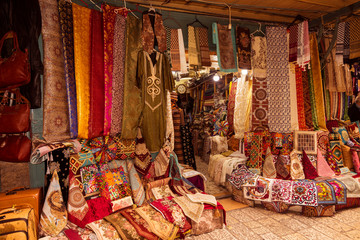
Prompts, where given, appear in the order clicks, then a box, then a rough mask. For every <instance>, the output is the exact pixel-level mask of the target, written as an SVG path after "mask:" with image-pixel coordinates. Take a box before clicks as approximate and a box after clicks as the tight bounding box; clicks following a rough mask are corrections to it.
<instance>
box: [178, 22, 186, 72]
mask: <svg viewBox="0 0 360 240" xmlns="http://www.w3.org/2000/svg"><path fill="white" fill-rule="evenodd" d="M178 37H179V53H180V71H181V72H182V73H186V72H187V66H186V55H185V45H184V37H183V33H182V29H181V28H179V29H178Z"/></svg>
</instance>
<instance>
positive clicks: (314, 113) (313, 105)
mask: <svg viewBox="0 0 360 240" xmlns="http://www.w3.org/2000/svg"><path fill="white" fill-rule="evenodd" d="M306 72H307V76H308V84H309V93H310V104H311V116H312V121H313V124H314V129H315V130H318V129H319V123H318V118H317V110H316V109H317V106H316V102H315V92H314V82H313V79H312V69H307V71H306Z"/></svg>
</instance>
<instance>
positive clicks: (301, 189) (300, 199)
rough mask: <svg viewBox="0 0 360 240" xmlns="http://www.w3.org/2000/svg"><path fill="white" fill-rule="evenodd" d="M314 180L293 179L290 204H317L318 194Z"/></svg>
mask: <svg viewBox="0 0 360 240" xmlns="http://www.w3.org/2000/svg"><path fill="white" fill-rule="evenodd" d="M317 195H318V194H317V188H316V184H315V182H310V181H307V180H295V181H293V188H292V198H291V204H294V205H304V206H317V205H318V202H317V201H318V200H317V198H318V196H317Z"/></svg>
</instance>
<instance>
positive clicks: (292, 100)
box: [289, 63, 299, 130]
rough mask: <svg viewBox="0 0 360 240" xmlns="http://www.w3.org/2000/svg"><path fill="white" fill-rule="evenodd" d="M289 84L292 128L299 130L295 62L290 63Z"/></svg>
mask: <svg viewBox="0 0 360 240" xmlns="http://www.w3.org/2000/svg"><path fill="white" fill-rule="evenodd" d="M289 86H290V96H291V98H290V119H291V122H290V123H291V130H299V119H298V110H297V97H296V70H295V64H294V63H290V64H289Z"/></svg>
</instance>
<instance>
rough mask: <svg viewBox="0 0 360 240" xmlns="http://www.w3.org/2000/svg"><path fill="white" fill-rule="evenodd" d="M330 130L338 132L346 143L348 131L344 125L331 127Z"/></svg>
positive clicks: (348, 138)
mask: <svg viewBox="0 0 360 240" xmlns="http://www.w3.org/2000/svg"><path fill="white" fill-rule="evenodd" d="M332 130H333V132H335V133H338V134H339V135H340V138H341V141H342V143H343V144H346V143H347V141H349V140H350V137H349V133H348V131H347V130H346V128H345V127H338V128H335V127H333V129H332Z"/></svg>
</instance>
